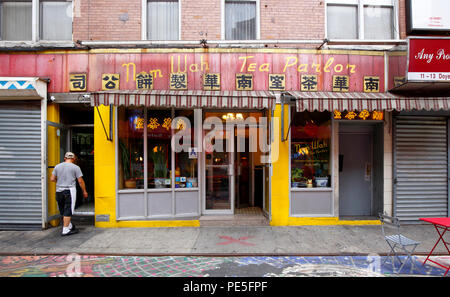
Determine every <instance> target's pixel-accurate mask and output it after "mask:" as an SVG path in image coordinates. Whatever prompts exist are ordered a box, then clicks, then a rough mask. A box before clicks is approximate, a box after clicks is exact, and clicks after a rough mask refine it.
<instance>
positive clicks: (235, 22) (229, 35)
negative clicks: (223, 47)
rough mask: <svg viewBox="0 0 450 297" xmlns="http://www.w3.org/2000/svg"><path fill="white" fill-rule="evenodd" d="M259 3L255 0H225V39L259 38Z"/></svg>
mask: <svg viewBox="0 0 450 297" xmlns="http://www.w3.org/2000/svg"><path fill="white" fill-rule="evenodd" d="M258 4H259V1H258V0H257V1H255V0H247V1H243V0H225V20H224V21H225V30H224V31H225V39H226V40H254V39H258V26H259V17H258V11H259V9H258Z"/></svg>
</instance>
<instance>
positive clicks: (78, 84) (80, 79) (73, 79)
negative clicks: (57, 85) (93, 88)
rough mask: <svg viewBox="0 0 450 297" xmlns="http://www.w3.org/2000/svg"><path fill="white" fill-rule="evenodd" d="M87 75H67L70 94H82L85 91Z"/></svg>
mask: <svg viewBox="0 0 450 297" xmlns="http://www.w3.org/2000/svg"><path fill="white" fill-rule="evenodd" d="M86 78H87V74H86V73H79V74H70V75H69V90H70V91H71V92H84V91H86V89H87V79H86Z"/></svg>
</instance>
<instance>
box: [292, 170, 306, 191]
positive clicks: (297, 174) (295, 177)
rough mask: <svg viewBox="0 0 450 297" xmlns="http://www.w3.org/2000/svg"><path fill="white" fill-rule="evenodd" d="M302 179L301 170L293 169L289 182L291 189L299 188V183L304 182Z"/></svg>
mask: <svg viewBox="0 0 450 297" xmlns="http://www.w3.org/2000/svg"><path fill="white" fill-rule="evenodd" d="M304 179H305V178H304V177H303V169H301V168H293V169H292V171H291V180H292V187H293V188H299V187H300V185H301V183H302V182H303V181H304Z"/></svg>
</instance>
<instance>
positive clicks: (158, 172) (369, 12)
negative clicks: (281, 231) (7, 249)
mask: <svg viewBox="0 0 450 297" xmlns="http://www.w3.org/2000/svg"><path fill="white" fill-rule="evenodd" d="M0 5H1V9H0V13H1V16H0V20H1V27H0V31H1V32H0V34H1V35H0V37H1V41H0V63H1V66H0V98H1V101H0V105H1V107H2V109H1V111H0V139H1V140H2V143H4V144H6V145H4V146H2V145H0V153H1V155H2V158H0V172H1V175H0V183H1V184H2V186H1V188H0V227H1V228H2V229H7V228H19V229H20V228H22V229H24V228H45V227H46V226H48V225H49V224H50V225H56V224H57V223H58V211H57V206H56V202H55V197H54V196H55V195H54V191H55V186H54V184H52V183H50V182H47V180H48V176H49V175H50V174H51V171H52V168H53V167H54V166H55V165H56V164H57V163H59V162H60V161H61V160H62V157H63V155H64V152H65V151H68V150H71V151H74V152H75V153H76V155H77V156H78V164H79V165H80V167H81V168H82V171H83V173H84V176H85V181H86V184H87V186H88V192H89V198H88V200H87V201H83V200H82V199H79V201H78V202H77V208H76V214H80V215H92V216H94V218H95V225H96V226H97V227H159V226H173V227H179V226H200V225H202V224H207V223H211V222H214V221H216V223H218V224H221V223H222V222H223V220H231V221H233V220H236V218H237V217H238V216H239V217H242V216H244V217H245V216H246V214H247V213H258V214H260V217H261V220H260V221H259V222H260V223H263V224H270V225H274V226H285V225H307V224H310V225H311V224H312V225H315V224H378V223H379V221H378V220H377V215H378V213H379V212H387V213H389V214H396V215H400V216H402V211H403V210H402V208H401V207H402V206H401V205H402V203H403V205H404V204H405V203H406V204H407V207H411V199H414V197H419V198H418V199H419V200H420V199H421V200H420V201H418V200H414V201H413V202H416V203H413V204H414V205H413V206H412V207H415V208H416V209H417V210H418V212H417V213H416V214H415V215H412V216H411V214H410V213H408V214H406V215H405V216H403V218H404V219H405V220H407V221H415V220H417V216H418V215H420V216H422V215H427V211H426V210H427V209H429V208H430V205H429V204H427V203H431V204H433V203H434V204H438V207H437V210H436V211H437V212H429V213H428V215H431V214H433V215H434V214H436V213H439V215H443V214H444V212H445V211H447V212H448V190H447V189H446V190H445V193H444V192H443V190H442V189H443V187H444V186H443V185H440V188H439V191H441V192H440V194H439V195H440V197H441V198H439V199H437V200H439V201H437V200H436V199H435V198H432V197H430V195H428V192H430V193H431V192H433V191H436V189H432V188H430V185H428V184H432V183H424V184H423V185H422V186H423V187H425V188H426V189H425V192H423V191H422V190H420V189H418V190H417V191H414V193H413V194H411V195H412V196H414V197H413V198H411V197H412V196H411V195H410V194H404V192H402V189H400V188H399V186H400V185H402V186H403V187H405V183H404V182H403V183H402V177H400V176H401V174H402V173H401V172H404V171H405V167H402V164H403V163H402V160H403V161H404V160H406V161H404V163H405V162H406V167H407V169H408V168H409V169H411V170H412V171H414V172H420V171H418V170H416V169H414V168H411V164H410V163H409V161H408V160H410V159H408V158H411V157H412V158H413V159H414V158H416V157H417V156H415V155H414V154H411V152H414V151H417V150H415V149H414V147H412V146H409V147H408V146H405V145H404V144H403V142H402V140H401V139H402V138H401V137H402V136H401V133H403V132H404V131H405V129H404V127H403V126H402V125H404V123H406V124H408V123H409V124H412V125H416V124H417V123H422V124H424V125H428V124H430V125H434V126H433V127H435V126H436V125H437V126H439V128H437V130H436V131H437V132H433V133H436V134H433V135H435V137H434V138H433V139H430V141H436V142H439V143H437V146H436V145H434V144H433V147H442V149H441V150H438V151H439V152H441V153H440V154H438V155H439V158H441V159H439V160H438V159H436V160H435V162H437V163H439V164H441V163H442V162H443V161H444V159H442V158H443V157H444V155H443V152H444V150H445V152H448V144H447V141H444V140H443V138H442V137H441V136H442V135H448V127H447V124H446V121H447V120H446V113H447V110H448V104H449V97H448V92H447V93H446V92H445V87H444V88H440V89H439V90H438V91H436V92H434V93H433V94H432V97H430V96H428V95H427V94H424V93H420V92H417V91H415V90H414V89H411V87H408V85H409V86H411V83H412V82H413V81H412V80H409V78H408V77H407V73H409V72H407V66H408V65H407V61H408V53H409V49H408V45H409V43H408V41H409V38H408V39H407V21H406V17H407V13H406V8H408V7H409V1H406V2H405V1H402V0H399V1H397V0H377V1H375V0H345V1H344V0H339V1H338V0H330V1H313V0H311V1H263V0H254V1H253V0H250V1H227V0H217V1H203V2H198V1H181V0H180V1H162V0H161V1H160V0H158V1H153V0H152V1H146V0H133V1H127V2H126V3H124V2H123V1H115V0H114V1H87V0H77V1H75V0H74V1H38V0H32V1H31V0H30V1H21V2H17V1H0ZM437 40H438V44H441V43H442V44H444V47H447V48H448V43H445V42H444V40H445V38H443V37H438V39H437ZM439 40H440V41H439ZM449 52H450V50H449ZM443 57H446V56H445V54H444V56H443ZM434 84H435V83H434ZM439 86H442V85H441V84H439ZM391 90H395V92H390V91H391ZM428 116H430V118H428ZM402 121H403V122H404V123H403V122H402ZM434 121H436V122H434ZM444 122H445V123H444ZM435 124H436V125H435ZM444 124H445V125H444ZM437 126H436V127H437ZM408 127H409V126H408ZM406 130H408V129H406ZM12 131H17V132H12ZM427 131H429V130H427V128H425V130H421V133H425V134H426V133H427ZM405 133H407V134H408V133H413V134H414V133H416V132H415V130H414V128H413V129H411V130H409V132H408V131H406V132H405ZM25 135H27V136H25ZM28 135H29V136H28ZM425 136H426V135H425ZM425 136H424V135H422V136H417V137H418V138H424V137H425ZM445 139H448V137H447V136H446V138H445ZM412 140H413V139H412ZM412 140H411V141H412ZM408 141H409V140H407V142H408ZM408 143H410V142H408ZM425 144H428V142H426V143H425ZM402 149H403V150H402ZM431 151H436V149H431ZM402 153H405V154H406V159H402V158H403V157H402ZM427 158H428V157H426V158H425V159H427ZM445 161H446V162H447V163H448V157H447V156H445ZM417 164H419V163H417ZM408 166H409V167H408ZM426 166H428V165H427V164H423V167H426ZM25 168H26V169H25ZM447 169H448V166H445V169H444V167H442V168H439V169H438V171H439V174H442V176H440V177H439V178H445V179H447V176H448V174H447V173H445V172H444V171H445V170H447ZM444 173H445V174H444ZM420 174H422V173H420ZM420 174H417V173H416V175H418V176H416V178H418V179H421V178H422V179H423V178H427V174H432V175H433V172H430V171H425V172H423V174H425V175H423V176H422V175H420ZM444 175H445V176H444ZM409 178H411V177H409V176H407V177H406V187H407V188H408V185H407V183H408V182H409ZM411 181H412V180H411ZM415 183H417V181H416V182H415ZM438 183H443V182H442V181H441V180H439V181H438ZM445 183H446V186H447V187H448V182H447V181H445ZM421 191H422V192H421ZM427 191H428V192H427ZM30 192H32V193H33V195H34V196H33V195H29V193H30ZM445 195H447V196H446V197H447V200H445V198H444V197H445ZM424 201H425V202H424ZM417 202H418V203H417ZM408 203H409V204H408ZM424 203H425V204H424ZM407 212H408V211H407ZM403 213H404V211H403ZM250 216H251V215H250ZM248 222H250V221H248ZM244 224H245V223H244Z"/></svg>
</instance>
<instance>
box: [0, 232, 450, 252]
mask: <svg viewBox="0 0 450 297" xmlns="http://www.w3.org/2000/svg"><path fill="white" fill-rule="evenodd" d="M77 228H78V229H80V233H78V234H74V235H71V236H68V237H61V235H60V232H61V230H60V228H59V227H58V228H56V227H55V228H50V229H47V230H43V231H0V254H1V255H23V254H36V255H39V254H41V255H45V254H69V253H77V254H85V255H87V254H89V255H148V256H154V255H211V256H222V255H224V256H236V255H272V256H277V255H303V256H308V255H368V254H378V255H385V254H387V253H388V252H389V246H388V245H387V243H386V242H385V241H384V239H383V237H382V234H381V227H380V226H348V225H345V226H298V227H297V226H296V227H273V226H258V227H242V226H234V227H198V228H190V227H185V228H115V229H102V228H95V227H93V226H83V225H77ZM402 228H404V229H403V231H404V234H405V235H406V236H409V237H411V238H413V239H415V240H417V241H420V242H421V244H420V245H419V246H418V247H417V249H416V252H415V254H416V255H426V254H428V252H429V251H430V250H431V249H432V247H433V245H434V244H435V242H436V241H437V239H438V234H437V232H436V230H435V229H434V228H433V226H431V225H406V226H404V227H402ZM435 254H441V255H448V254H447V251H446V250H445V247H444V246H443V244H442V243H441V244H439V245H438V247H437V248H436V250H435Z"/></svg>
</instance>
